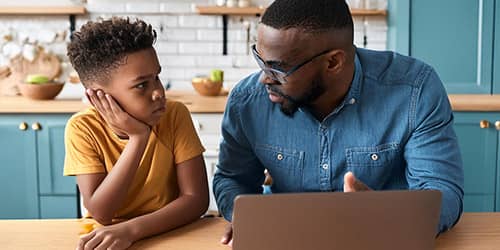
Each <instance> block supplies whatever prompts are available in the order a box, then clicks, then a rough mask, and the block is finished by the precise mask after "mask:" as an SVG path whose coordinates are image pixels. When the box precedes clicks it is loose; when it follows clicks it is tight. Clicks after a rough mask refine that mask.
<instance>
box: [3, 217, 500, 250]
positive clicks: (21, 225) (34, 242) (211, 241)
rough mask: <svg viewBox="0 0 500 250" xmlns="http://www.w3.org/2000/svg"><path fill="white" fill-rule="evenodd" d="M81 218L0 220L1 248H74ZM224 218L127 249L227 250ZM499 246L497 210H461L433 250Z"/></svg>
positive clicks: (477, 249)
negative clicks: (462, 212)
mask: <svg viewBox="0 0 500 250" xmlns="http://www.w3.org/2000/svg"><path fill="white" fill-rule="evenodd" d="M80 223H81V222H79V221H78V220H76V219H71V220H0V235H1V236H0V246H1V248H2V249H12V250H17V249H27V250H29V249H54V250H56V249H74V248H75V246H76V243H77V241H78V237H79V236H78V232H79V231H80V230H81V225H80ZM225 225H226V222H225V221H224V219H222V218H205V219H200V220H198V221H196V222H194V223H192V224H189V225H187V226H184V227H181V228H179V229H177V230H174V231H171V232H169V233H164V234H161V235H158V236H155V237H151V238H148V239H145V240H142V241H139V242H136V243H135V244H134V245H133V246H132V247H131V248H130V249H153V250H154V249H183V250H205V249H206V250H217V249H220V250H228V249H230V248H228V247H226V246H223V245H221V244H220V243H219V239H220V237H221V235H222V233H223V231H224V227H225ZM499 246H500V213H464V215H463V216H462V219H461V220H460V222H459V223H458V225H456V226H455V227H454V228H453V229H452V230H451V231H448V232H446V233H444V234H442V235H440V236H439V237H438V238H437V239H436V247H435V249H436V250H487V249H488V250H490V249H498V247H499Z"/></svg>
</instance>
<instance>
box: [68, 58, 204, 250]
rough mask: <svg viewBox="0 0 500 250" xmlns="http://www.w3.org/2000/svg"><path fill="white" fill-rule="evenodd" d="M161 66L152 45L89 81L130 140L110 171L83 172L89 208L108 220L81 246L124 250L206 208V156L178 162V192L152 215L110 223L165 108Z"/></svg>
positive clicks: (92, 94)
mask: <svg viewBox="0 0 500 250" xmlns="http://www.w3.org/2000/svg"><path fill="white" fill-rule="evenodd" d="M160 71H161V68H160V65H159V63H158V59H157V56H156V52H155V51H154V49H153V48H150V49H145V50H141V51H138V52H134V53H131V54H129V55H127V57H126V59H125V61H124V62H123V64H121V65H120V66H119V67H118V68H117V69H115V70H114V71H113V72H112V73H111V74H110V76H109V79H107V82H106V83H97V82H96V83H91V84H90V85H89V86H88V89H87V95H88V97H89V99H90V101H91V103H92V105H93V106H94V107H95V108H96V109H97V111H98V112H99V114H100V115H101V116H102V117H103V118H104V120H105V121H106V122H107V125H108V126H109V127H110V128H111V129H112V130H113V131H114V132H115V133H116V134H117V135H118V136H120V137H122V138H128V142H127V145H126V146H125V148H124V150H123V152H122V153H121V155H120V157H119V159H118V161H117V162H116V163H115V165H114V166H113V171H110V172H109V173H107V174H105V173H98V174H83V175H78V176H77V183H78V187H79V189H80V192H81V194H82V196H83V200H84V203H85V207H86V208H87V209H88V210H89V212H90V213H91V214H92V216H93V217H94V219H95V220H97V221H98V222H99V223H101V224H103V225H106V226H104V227H100V228H97V229H95V230H94V231H92V232H90V233H88V234H85V235H82V236H81V237H80V240H79V242H78V246H77V249H126V248H128V247H130V246H131V245H132V244H133V243H134V242H135V241H137V240H139V239H142V238H145V237H149V236H152V235H155V234H159V233H162V232H165V231H168V230H171V229H174V228H176V227H179V226H181V225H184V224H186V223H189V222H192V221H194V220H196V219H198V218H199V217H200V216H201V215H202V214H203V213H204V212H205V211H206V210H207V207H208V184H207V177H206V172H205V162H204V160H203V157H202V155H199V156H196V157H194V158H192V159H189V160H186V161H184V162H181V163H179V164H177V165H176V169H177V171H176V172H177V182H178V187H179V197H178V198H177V199H175V200H174V201H172V202H170V203H169V204H167V205H166V206H164V207H162V208H160V209H159V210H157V211H154V212H152V213H149V214H145V215H142V216H138V217H135V218H133V219H130V220H127V221H124V222H121V223H118V224H113V225H111V222H112V219H113V216H114V214H115V212H116V211H117V210H118V209H119V208H120V207H121V206H122V205H123V202H124V201H125V199H126V195H127V192H128V187H129V186H130V184H131V183H132V181H133V178H134V175H135V172H136V169H137V168H138V167H139V164H140V160H141V158H142V156H143V154H144V151H145V148H146V145H147V142H148V138H149V134H150V132H151V127H153V126H155V125H156V124H157V123H158V122H159V120H160V117H161V115H162V113H164V112H165V93H164V92H165V90H164V88H163V86H162V84H161V82H160V80H159V78H158V74H159V73H160Z"/></svg>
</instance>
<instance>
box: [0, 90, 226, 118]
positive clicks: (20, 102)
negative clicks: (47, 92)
mask: <svg viewBox="0 0 500 250" xmlns="http://www.w3.org/2000/svg"><path fill="white" fill-rule="evenodd" d="M166 96H167V98H169V99H172V100H177V101H180V102H182V103H184V104H185V105H186V106H187V108H188V109H189V111H190V112H191V113H223V112H224V108H225V107H226V100H227V96H215V97H211V96H201V95H198V94H196V93H195V92H192V91H167V92H166ZM87 107H88V104H85V103H83V102H82V101H81V100H78V99H75V100H63V99H61V100H57V99H56V100H47V101H37V100H31V99H28V98H25V97H22V96H15V97H11V96H0V113H75V112H78V111H80V110H83V109H85V108H87Z"/></svg>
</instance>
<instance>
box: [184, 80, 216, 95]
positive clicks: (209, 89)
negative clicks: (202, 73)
mask: <svg viewBox="0 0 500 250" xmlns="http://www.w3.org/2000/svg"><path fill="white" fill-rule="evenodd" d="M191 84H192V85H193V88H194V90H196V92H198V94H200V95H203V96H218V95H219V94H220V93H221V89H222V81H211V80H210V79H209V78H201V77H195V78H193V79H192V81H191Z"/></svg>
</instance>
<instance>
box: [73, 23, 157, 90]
mask: <svg viewBox="0 0 500 250" xmlns="http://www.w3.org/2000/svg"><path fill="white" fill-rule="evenodd" d="M155 41H156V32H155V30H153V28H152V27H151V25H150V24H147V23H145V22H144V21H142V20H139V19H136V20H135V21H133V22H132V21H130V20H129V18H120V17H113V18H111V19H107V20H102V19H101V20H97V21H89V22H87V23H86V24H85V25H83V26H82V27H81V29H80V31H78V32H75V33H74V34H73V36H72V41H71V42H70V43H69V45H68V57H69V60H70V62H71V64H72V65H73V67H74V68H75V70H76V72H78V75H79V77H80V80H81V82H82V83H83V84H84V85H85V86H88V84H89V83H90V82H103V81H104V80H106V79H108V74H109V73H110V72H111V71H112V70H113V69H115V68H117V67H118V66H119V65H120V64H121V63H123V59H124V58H125V57H126V56H127V55H128V54H130V53H133V52H137V51H140V50H143V49H147V48H152V47H153V44H154V42H155Z"/></svg>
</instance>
